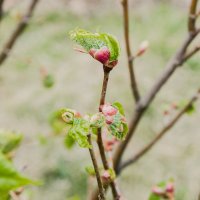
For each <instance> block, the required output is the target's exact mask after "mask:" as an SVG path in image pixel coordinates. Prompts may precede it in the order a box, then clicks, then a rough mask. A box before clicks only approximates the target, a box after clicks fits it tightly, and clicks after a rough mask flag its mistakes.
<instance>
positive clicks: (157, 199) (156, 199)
mask: <svg viewBox="0 0 200 200" xmlns="http://www.w3.org/2000/svg"><path fill="white" fill-rule="evenodd" d="M148 200H162V198H161V197H159V196H158V195H156V194H151V195H150V197H149V199H148Z"/></svg>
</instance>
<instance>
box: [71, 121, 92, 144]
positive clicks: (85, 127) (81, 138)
mask: <svg viewBox="0 0 200 200" xmlns="http://www.w3.org/2000/svg"><path fill="white" fill-rule="evenodd" d="M89 131H90V123H89V122H88V121H87V120H85V119H83V118H74V121H73V124H72V127H71V128H70V130H69V131H68V135H69V136H70V137H72V138H73V139H74V140H75V141H76V142H77V143H78V144H79V146H80V147H83V148H91V145H90V144H89V142H88V137H87V136H88V134H89Z"/></svg>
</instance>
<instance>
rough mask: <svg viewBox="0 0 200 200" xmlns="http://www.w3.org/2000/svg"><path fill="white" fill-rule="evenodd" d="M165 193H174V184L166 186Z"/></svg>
mask: <svg viewBox="0 0 200 200" xmlns="http://www.w3.org/2000/svg"><path fill="white" fill-rule="evenodd" d="M165 191H166V192H167V193H174V184H173V183H168V184H167V186H166V189H165Z"/></svg>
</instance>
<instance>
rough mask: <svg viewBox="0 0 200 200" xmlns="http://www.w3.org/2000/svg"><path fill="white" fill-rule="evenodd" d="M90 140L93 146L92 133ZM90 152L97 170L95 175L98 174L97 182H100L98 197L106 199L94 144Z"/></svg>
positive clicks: (102, 199) (101, 199) (89, 136)
mask: <svg viewBox="0 0 200 200" xmlns="http://www.w3.org/2000/svg"><path fill="white" fill-rule="evenodd" d="M88 142H89V144H90V145H91V146H92V141H91V135H88ZM89 152H90V157H91V160H92V164H93V167H94V170H95V175H96V179H97V184H98V188H99V191H98V199H100V200H105V194H104V188H103V184H102V181H101V176H100V173H99V167H98V164H97V160H96V157H95V153H94V151H93V146H92V147H91V148H89Z"/></svg>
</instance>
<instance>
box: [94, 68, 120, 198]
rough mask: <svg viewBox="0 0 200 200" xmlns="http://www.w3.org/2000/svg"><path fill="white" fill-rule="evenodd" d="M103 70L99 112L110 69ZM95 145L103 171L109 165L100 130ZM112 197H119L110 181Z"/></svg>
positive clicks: (102, 103) (103, 99)
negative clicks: (97, 148)
mask: <svg viewBox="0 0 200 200" xmlns="http://www.w3.org/2000/svg"><path fill="white" fill-rule="evenodd" d="M103 68H104V79H103V85H102V91H101V98H100V104H99V111H100V112H101V106H102V105H104V104H105V97H106V91H107V86H108V79H109V74H110V71H111V68H108V67H106V66H103ZM97 144H98V147H99V152H100V155H101V160H102V163H103V166H104V169H105V170H108V169H109V163H108V161H107V158H106V154H105V150H104V146H103V140H102V134H101V128H99V129H98V137H97ZM110 186H111V189H112V193H113V197H114V198H115V199H116V200H117V199H118V198H119V197H120V194H119V191H118V189H117V187H116V183H115V182H114V181H112V182H111V183H110ZM95 198H96V197H95V193H94V196H93V195H92V199H95Z"/></svg>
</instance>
